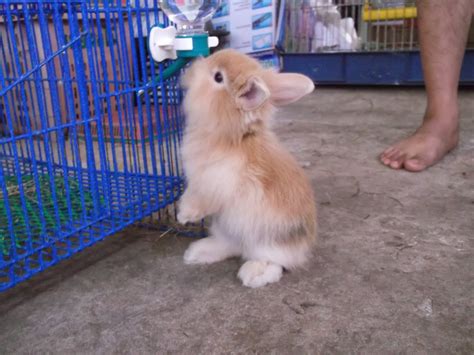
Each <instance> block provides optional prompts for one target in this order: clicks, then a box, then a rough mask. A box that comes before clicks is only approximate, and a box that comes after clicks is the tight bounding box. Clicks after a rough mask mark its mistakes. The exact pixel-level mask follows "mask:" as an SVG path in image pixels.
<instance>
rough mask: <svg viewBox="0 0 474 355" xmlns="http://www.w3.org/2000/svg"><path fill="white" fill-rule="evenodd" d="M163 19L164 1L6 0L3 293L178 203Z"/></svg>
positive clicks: (1, 9)
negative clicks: (162, 56)
mask: <svg viewBox="0 0 474 355" xmlns="http://www.w3.org/2000/svg"><path fill="white" fill-rule="evenodd" d="M165 22H166V19H165V18H164V17H163V14H162V13H161V12H160V11H159V10H158V4H157V0H148V1H145V2H144V0H141V1H139V0H136V1H130V0H126V1H120V0H110V1H109V0H105V1H97V0H95V1H94V0H0V194H1V195H2V196H1V199H0V290H5V289H7V288H10V287H12V286H13V285H15V284H17V283H18V282H20V281H23V280H25V279H27V278H29V277H31V276H32V275H34V274H36V273H38V272H40V271H42V270H44V269H45V268H47V267H49V266H51V265H54V264H55V263H57V262H58V261H60V260H62V259H66V258H68V257H70V256H71V255H73V254H74V253H76V252H78V251H80V250H82V249H84V248H86V247H88V246H90V245H92V244H94V243H96V242H97V241H99V240H101V239H103V238H104V237H105V236H107V235H110V234H112V233H114V232H117V231H119V230H121V229H123V228H124V227H126V226H128V225H130V224H132V223H134V222H136V221H139V220H141V219H143V218H144V217H146V216H150V215H152V214H153V213H155V212H159V211H163V209H165V208H166V207H168V206H170V205H172V204H173V203H174V202H175V201H176V200H177V198H178V197H179V196H180V194H181V191H182V186H183V179H182V177H181V174H180V170H181V169H180V163H179V160H178V156H179V141H180V138H181V131H182V124H183V119H182V115H181V112H180V101H181V91H180V89H179V86H178V84H177V79H176V78H175V79H171V80H169V81H166V82H163V80H160V73H161V72H162V70H163V68H162V66H161V65H159V66H158V65H156V63H154V62H153V61H152V60H151V57H150V56H149V55H148V49H147V48H148V47H147V41H146V35H147V32H148V29H149V28H151V27H152V26H153V25H155V24H157V23H159V24H165ZM165 25H166V24H165ZM156 79H158V80H156ZM148 82H158V83H159V84H157V85H155V86H154V87H151V88H150V87H147V86H146V83H148ZM142 90H145V93H144V94H143V95H138V92H140V91H142Z"/></svg>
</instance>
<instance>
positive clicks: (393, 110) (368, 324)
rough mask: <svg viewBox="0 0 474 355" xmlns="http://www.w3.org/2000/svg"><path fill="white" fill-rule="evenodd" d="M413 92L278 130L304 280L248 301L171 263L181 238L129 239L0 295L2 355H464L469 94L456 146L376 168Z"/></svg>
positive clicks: (360, 94)
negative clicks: (306, 237) (404, 165)
mask: <svg viewBox="0 0 474 355" xmlns="http://www.w3.org/2000/svg"><path fill="white" fill-rule="evenodd" d="M423 108H424V94H423V91H422V90H420V89H406V88H400V89H362V88H353V89H335V88H333V89H325V88H323V89H319V90H318V91H316V93H315V94H314V95H312V96H310V97H308V98H307V99H305V100H303V101H302V102H301V103H299V104H296V105H293V106H291V107H288V108H286V109H284V110H283V111H280V112H279V114H278V119H277V120H276V123H275V125H276V130H277V132H278V134H279V136H280V137H281V138H282V140H283V141H284V142H285V144H286V145H287V146H288V147H289V149H290V150H291V151H292V152H293V153H294V154H295V155H296V157H297V158H298V160H299V161H300V162H301V164H302V165H303V166H304V167H305V169H306V171H307V173H308V175H309V176H310V178H311V180H312V182H313V185H314V188H315V191H316V194H317V200H318V208H319V217H318V218H319V232H320V234H319V245H318V248H317V252H316V256H315V258H314V260H313V261H312V262H311V264H310V265H309V266H308V268H307V269H305V270H301V271H300V272H298V273H286V274H285V275H284V277H283V279H282V281H281V282H280V283H277V284H273V285H270V286H268V287H265V288H262V289H256V290H253V289H247V288H244V287H242V286H241V285H240V283H239V282H238V280H237V278H236V272H237V270H238V267H239V265H240V264H241V261H239V260H237V259H232V260H228V261H225V262H221V263H218V264H215V265H210V266H198V267H190V266H185V265H184V264H183V263H182V255H183V252H184V250H185V248H186V247H187V245H188V244H189V242H190V239H189V238H183V237H178V236H176V235H172V234H171V233H170V234H168V235H166V236H163V238H158V236H159V233H158V232H154V231H150V230H145V229H130V230H128V231H126V232H123V233H120V234H118V235H116V236H114V237H110V238H108V239H107V240H106V241H105V242H103V243H100V244H98V245H96V246H94V247H92V248H90V249H88V250H86V251H85V252H83V253H81V254H79V255H76V256H75V257H73V258H72V259H71V260H68V261H65V262H63V263H62V264H60V265H59V266H57V267H55V268H52V269H50V270H48V271H47V272H45V273H43V274H42V275H39V276H37V277H35V278H34V279H32V280H31V281H29V282H26V283H23V284H21V285H19V286H18V287H16V288H14V289H12V290H10V291H8V292H6V293H3V294H1V295H0V353H35V354H36V353H45V352H48V353H133V354H140V353H144V354H146V353H179V354H181V353H183V354H186V353H187V354H189V353H269V352H273V353H281V354H287V353H294V354H299V353H321V354H345V353H368V354H387V353H389V354H391V353H397V354H399V353H401V354H412V353H429V354H450V353H452V354H454V353H456V354H472V353H473V352H474V298H473V296H472V294H473V292H474V278H473V270H474V252H473V246H474V242H473V240H474V239H473V237H474V119H473V118H474V92H473V91H463V92H462V93H461V111H462V116H463V119H462V130H461V144H460V146H459V148H458V149H457V150H456V151H454V152H453V153H452V154H451V155H449V156H448V157H447V158H445V159H444V160H443V161H442V162H441V163H439V164H438V165H437V166H435V167H433V168H431V169H429V170H428V171H426V172H423V173H419V174H413V173H408V172H404V171H393V170H390V169H389V168H386V167H384V166H382V165H381V164H379V162H378V160H377V155H378V153H379V152H381V151H382V150H383V149H384V148H385V146H386V145H388V144H390V143H392V142H394V141H396V140H397V139H399V138H401V137H403V136H405V135H406V134H407V133H409V132H411V131H413V130H414V129H415V128H416V126H417V124H418V123H419V120H420V118H421V115H422V114H423Z"/></svg>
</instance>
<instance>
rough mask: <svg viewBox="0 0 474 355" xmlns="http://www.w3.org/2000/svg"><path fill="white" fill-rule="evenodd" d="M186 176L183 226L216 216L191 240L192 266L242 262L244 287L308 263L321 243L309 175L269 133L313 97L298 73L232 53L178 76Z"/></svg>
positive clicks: (201, 61)
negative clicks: (274, 120) (289, 109)
mask: <svg viewBox="0 0 474 355" xmlns="http://www.w3.org/2000/svg"><path fill="white" fill-rule="evenodd" d="M182 86H183V88H184V89H185V91H186V92H185V96H184V101H183V107H184V113H185V116H186V124H185V128H184V135H183V140H182V148H181V154H182V162H183V168H184V174H185V176H186V179H187V186H186V189H185V191H184V193H183V195H182V197H181V199H180V201H179V206H178V215H177V219H178V222H179V223H181V224H186V223H188V222H197V221H199V220H201V219H202V218H204V217H207V216H209V217H211V225H210V236H208V237H206V238H204V239H201V240H198V241H195V242H193V243H192V244H191V245H190V246H189V247H188V249H187V250H186V251H185V254H184V262H185V263H186V264H209V263H215V262H218V261H221V260H224V259H226V258H230V257H236V256H241V257H242V258H243V259H244V260H246V261H245V263H244V264H243V265H242V266H241V268H240V270H239V272H238V277H239V278H240V279H241V281H242V283H243V284H244V285H245V286H248V287H252V288H255V287H260V286H264V285H266V284H268V283H272V282H277V281H279V280H280V278H281V276H282V273H283V271H284V270H293V269H295V268H297V267H300V266H303V265H304V264H305V262H306V261H307V260H308V258H309V257H310V255H312V247H313V245H314V244H315V241H316V205H315V200H314V194H313V191H312V188H311V185H310V183H309V181H308V179H307V177H306V176H305V173H304V171H303V169H302V168H301V167H300V166H299V165H298V163H297V162H296V161H295V159H294V158H293V157H292V156H291V155H290V154H289V153H288V152H287V151H286V150H285V148H284V147H283V146H282V145H281V144H280V142H279V141H278V139H277V137H276V136H275V134H274V133H273V132H272V130H271V129H270V125H269V124H270V120H271V117H272V115H273V113H274V111H275V107H278V106H282V105H286V104H289V103H292V102H295V101H297V100H298V99H300V98H301V97H303V96H305V95H307V94H309V93H311V92H312V91H313V90H314V84H313V82H312V81H311V80H310V79H309V78H307V77H306V76H304V75H301V74H286V73H277V72H276V71H273V70H270V69H264V68H263V67H262V66H261V65H260V63H259V62H258V61H257V60H255V59H253V58H251V57H249V56H247V55H244V54H241V53H239V52H237V51H235V50H231V49H225V50H221V51H218V52H216V53H214V54H212V55H211V56H209V57H207V58H200V59H197V60H196V61H194V62H193V64H192V65H191V66H190V68H189V69H188V70H187V71H186V73H185V74H184V75H183V78H182Z"/></svg>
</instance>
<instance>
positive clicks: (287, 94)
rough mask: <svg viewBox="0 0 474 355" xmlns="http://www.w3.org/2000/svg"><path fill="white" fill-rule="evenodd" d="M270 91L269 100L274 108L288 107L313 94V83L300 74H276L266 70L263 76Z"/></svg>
mask: <svg viewBox="0 0 474 355" xmlns="http://www.w3.org/2000/svg"><path fill="white" fill-rule="evenodd" d="M264 78H265V82H266V84H267V85H268V88H269V89H270V100H271V102H272V103H273V104H274V105H275V106H283V105H288V104H291V103H293V102H296V101H298V100H299V99H301V98H302V97H303V96H306V95H308V94H310V93H312V92H313V90H314V83H313V81H312V80H311V79H310V78H308V77H307V76H304V75H302V74H293V73H277V72H275V71H272V70H268V71H266V72H265V75H264Z"/></svg>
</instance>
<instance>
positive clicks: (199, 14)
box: [158, 0, 221, 34]
mask: <svg viewBox="0 0 474 355" xmlns="http://www.w3.org/2000/svg"><path fill="white" fill-rule="evenodd" d="M158 3H159V5H160V7H161V9H162V10H163V11H164V13H165V14H166V15H167V16H168V18H169V19H170V21H172V22H174V23H175V24H176V25H177V26H178V32H179V33H180V34H192V33H199V32H204V25H205V24H206V21H208V20H210V19H211V17H212V15H214V12H216V10H217V9H218V7H219V6H220V4H221V0H158Z"/></svg>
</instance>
